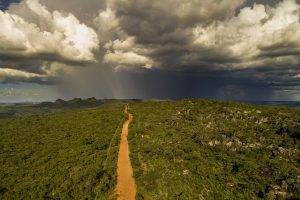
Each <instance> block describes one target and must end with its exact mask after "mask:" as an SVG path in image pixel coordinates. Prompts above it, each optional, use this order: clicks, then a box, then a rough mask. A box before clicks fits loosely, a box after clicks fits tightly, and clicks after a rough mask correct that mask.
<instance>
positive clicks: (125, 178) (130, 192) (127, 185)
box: [116, 105, 136, 200]
mask: <svg viewBox="0 0 300 200" xmlns="http://www.w3.org/2000/svg"><path fill="white" fill-rule="evenodd" d="M124 112H125V113H126V114H127V115H128V119H127V120H126V121H125V122H124V123H123V129H122V134H121V143H120V148H119V155H118V166H117V176H118V178H117V188H116V192H117V199H118V200H134V199H135V195H136V185H135V180H134V178H133V170H132V166H131V162H130V157H129V154H130V151H129V145H128V140H127V136H128V126H129V124H130V123H131V121H132V119H133V116H132V114H131V113H129V111H128V105H127V106H126V107H125V110H124Z"/></svg>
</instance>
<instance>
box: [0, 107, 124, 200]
mask: <svg viewBox="0 0 300 200" xmlns="http://www.w3.org/2000/svg"><path fill="white" fill-rule="evenodd" d="M123 106H124V105H123V104H106V105H103V106H99V107H96V108H84V109H75V110H68V111H63V112H56V113H51V114H43V115H35V116H26V117H17V118H10V119H0V163H1V167H0V197H1V199H107V198H108V197H109V195H111V194H112V191H113V189H114V186H115V177H116V174H115V171H116V162H117V153H118V145H119V137H118V136H119V135H118V134H117V133H118V132H119V131H120V128H121V127H120V126H119V127H118V125H120V122H122V119H123V118H124V116H123V115H122V111H123ZM117 127H118V128H119V129H118V131H117V132H116V134H115V135H114V133H115V130H116V129H117Z"/></svg>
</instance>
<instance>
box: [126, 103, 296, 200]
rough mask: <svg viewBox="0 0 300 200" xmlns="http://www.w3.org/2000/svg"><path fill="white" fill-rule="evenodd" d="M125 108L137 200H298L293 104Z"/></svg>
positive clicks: (172, 105)
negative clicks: (129, 114)
mask: <svg viewBox="0 0 300 200" xmlns="http://www.w3.org/2000/svg"><path fill="white" fill-rule="evenodd" d="M131 112H132V113H133V115H134V120H133V123H132V124H131V126H130V133H129V143H130V149H131V158H132V162H133V168H134V176H135V178H136V182H137V188H138V198H137V199H299V198H300V188H299V183H300V176H299V175H300V167H299V166H300V159H299V158H300V154H299V144H300V143H299V136H300V135H299V134H300V110H296V109H289V108H286V107H270V106H254V105H247V104H241V103H236V102H218V101H212V100H182V101H165V102H144V103H142V104H131Z"/></svg>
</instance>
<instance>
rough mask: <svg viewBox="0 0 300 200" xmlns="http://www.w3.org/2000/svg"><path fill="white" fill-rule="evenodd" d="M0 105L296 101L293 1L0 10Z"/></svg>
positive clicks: (75, 2) (37, 4) (298, 17)
mask: <svg viewBox="0 0 300 200" xmlns="http://www.w3.org/2000/svg"><path fill="white" fill-rule="evenodd" d="M0 27H1V29H0V102H24V101H25V102H28V101H31V102H38V101H53V100H55V99H57V98H63V99H70V98H74V97H81V98H88V97H96V98H99V99H103V98H118V99H123V98H138V99H181V98H216V99H224V100H273V101H276V100H278V101H279V100H286V101H289V100H291V101H299V100H300V39H299V38H300V1H298V0H282V1H280V0H211V1H205V0H154V1H148V0H89V1H83V0H64V1H60V0H14V1H12V0H0Z"/></svg>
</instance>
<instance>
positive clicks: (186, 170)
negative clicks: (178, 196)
mask: <svg viewBox="0 0 300 200" xmlns="http://www.w3.org/2000/svg"><path fill="white" fill-rule="evenodd" d="M189 173H190V170H188V169H185V170H183V172H182V174H183V175H188V174H189Z"/></svg>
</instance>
